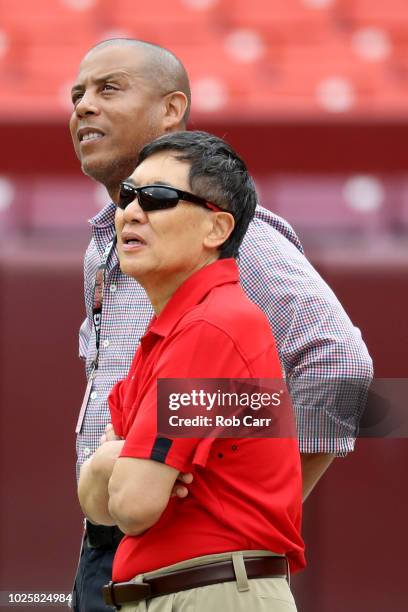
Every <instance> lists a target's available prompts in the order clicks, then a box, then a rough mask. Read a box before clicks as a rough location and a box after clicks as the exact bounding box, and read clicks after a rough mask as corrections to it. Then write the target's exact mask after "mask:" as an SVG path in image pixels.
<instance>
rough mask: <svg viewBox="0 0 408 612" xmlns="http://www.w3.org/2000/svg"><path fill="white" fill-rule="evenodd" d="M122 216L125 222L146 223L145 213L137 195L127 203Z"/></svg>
mask: <svg viewBox="0 0 408 612" xmlns="http://www.w3.org/2000/svg"><path fill="white" fill-rule="evenodd" d="M124 217H125V220H126V222H127V223H146V221H147V214H146V213H145V211H144V210H143V208H141V206H140V204H139V200H138V198H137V196H136V197H135V199H134V200H133V202H131V203H130V204H128V205H127V206H126V208H125V210H124Z"/></svg>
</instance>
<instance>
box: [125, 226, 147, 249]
mask: <svg viewBox="0 0 408 612" xmlns="http://www.w3.org/2000/svg"><path fill="white" fill-rule="evenodd" d="M122 244H123V249H124V250H125V251H127V250H128V249H131V248H132V247H141V246H146V241H145V240H143V238H142V237H141V236H139V235H138V234H136V232H129V231H126V232H123V233H122Z"/></svg>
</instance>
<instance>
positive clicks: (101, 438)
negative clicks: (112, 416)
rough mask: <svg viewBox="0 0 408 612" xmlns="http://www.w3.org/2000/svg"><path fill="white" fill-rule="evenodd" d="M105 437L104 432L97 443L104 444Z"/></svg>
mask: <svg viewBox="0 0 408 612" xmlns="http://www.w3.org/2000/svg"><path fill="white" fill-rule="evenodd" d="M106 440H107V438H106V436H105V434H102V436H101V437H100V438H99V444H105V442H106Z"/></svg>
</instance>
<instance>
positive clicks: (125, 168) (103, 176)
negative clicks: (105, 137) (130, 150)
mask: <svg viewBox="0 0 408 612" xmlns="http://www.w3.org/2000/svg"><path fill="white" fill-rule="evenodd" d="M135 166H136V162H135V163H134V164H133V163H129V160H128V159H126V161H125V160H123V161H122V162H118V161H112V160H109V161H107V160H101V159H99V160H98V159H97V158H96V156H95V158H93V159H92V158H91V157H89V158H85V159H82V160H81V168H82V172H83V173H84V174H86V175H87V176H89V177H90V178H92V179H93V180H94V181H97V182H98V183H102V184H103V185H105V186H106V187H111V186H112V185H119V183H120V182H121V181H123V180H125V179H126V178H127V177H128V176H129V175H130V174H132V172H133V170H134V169H135Z"/></svg>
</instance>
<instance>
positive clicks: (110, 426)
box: [105, 423, 113, 433]
mask: <svg viewBox="0 0 408 612" xmlns="http://www.w3.org/2000/svg"><path fill="white" fill-rule="evenodd" d="M111 430H113V425H112V423H108V424H107V425H106V427H105V433H109V431H111Z"/></svg>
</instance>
